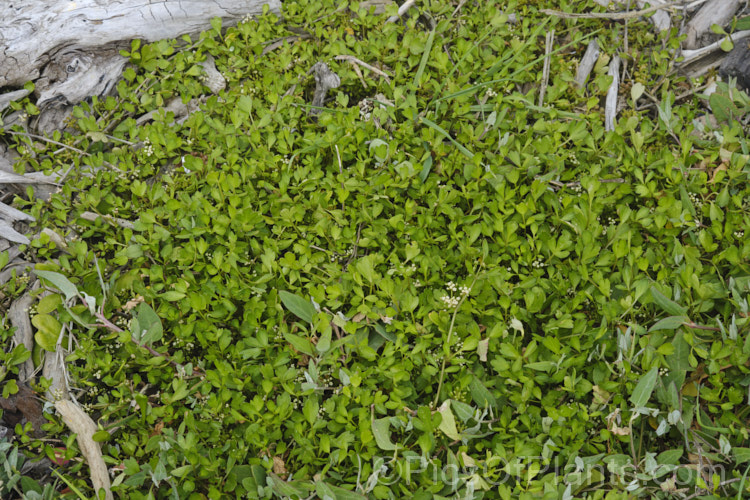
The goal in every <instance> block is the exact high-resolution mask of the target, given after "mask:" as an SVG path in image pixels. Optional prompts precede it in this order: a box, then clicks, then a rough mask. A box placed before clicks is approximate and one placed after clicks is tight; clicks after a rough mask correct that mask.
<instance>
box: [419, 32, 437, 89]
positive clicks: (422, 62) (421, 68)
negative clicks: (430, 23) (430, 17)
mask: <svg viewBox="0 0 750 500" xmlns="http://www.w3.org/2000/svg"><path fill="white" fill-rule="evenodd" d="M434 40H435V28H433V29H432V31H430V34H429V36H428V37H427V43H426V44H425V47H424V52H422V59H421V60H420V61H419V68H417V72H416V74H415V75H414V94H416V92H417V89H418V88H419V86H420V85H421V83H422V74H423V73H424V69H425V67H426V66H427V61H429V60H430V51H431V50H432V44H433V42H434Z"/></svg>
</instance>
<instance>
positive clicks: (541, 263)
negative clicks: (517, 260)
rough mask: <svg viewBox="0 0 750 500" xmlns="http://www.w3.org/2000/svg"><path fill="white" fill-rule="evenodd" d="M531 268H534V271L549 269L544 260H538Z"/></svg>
mask: <svg viewBox="0 0 750 500" xmlns="http://www.w3.org/2000/svg"><path fill="white" fill-rule="evenodd" d="M531 267H533V268H534V269H542V268H543V267H547V263H546V262H544V261H543V260H542V259H536V260H535V261H534V262H532V263H531Z"/></svg>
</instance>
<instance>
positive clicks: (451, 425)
mask: <svg viewBox="0 0 750 500" xmlns="http://www.w3.org/2000/svg"><path fill="white" fill-rule="evenodd" d="M438 412H439V413H440V415H441V416H442V417H443V418H442V420H441V421H440V425H439V426H438V429H440V430H441V431H443V433H444V434H445V435H446V436H448V437H449V438H451V439H452V440H454V441H458V440H459V439H460V435H459V434H458V429H456V419H455V417H454V416H453V412H452V411H451V400H450V399H446V400H445V401H444V402H443V404H441V405H440V407H439V408H438Z"/></svg>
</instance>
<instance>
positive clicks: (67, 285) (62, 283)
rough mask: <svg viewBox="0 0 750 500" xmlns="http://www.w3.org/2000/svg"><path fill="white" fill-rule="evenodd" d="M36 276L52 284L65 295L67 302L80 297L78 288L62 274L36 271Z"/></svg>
mask: <svg viewBox="0 0 750 500" xmlns="http://www.w3.org/2000/svg"><path fill="white" fill-rule="evenodd" d="M34 274H36V275H37V276H39V277H40V278H43V279H45V280H47V281H49V282H50V283H52V284H53V285H54V286H55V288H57V289H58V290H60V291H61V292H62V293H63V294H64V295H65V300H70V299H72V298H73V297H76V296H77V295H78V288H76V286H75V285H74V284H73V283H71V282H70V280H68V278H66V277H65V276H63V275H62V274H60V273H56V272H54V271H42V270H41V269H35V270H34Z"/></svg>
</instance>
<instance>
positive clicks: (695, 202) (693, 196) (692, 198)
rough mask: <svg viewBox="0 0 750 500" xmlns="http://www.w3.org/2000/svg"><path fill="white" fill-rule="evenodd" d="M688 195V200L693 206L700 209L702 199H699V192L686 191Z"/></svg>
mask: <svg viewBox="0 0 750 500" xmlns="http://www.w3.org/2000/svg"><path fill="white" fill-rule="evenodd" d="M688 197H689V198H690V201H691V202H692V203H693V206H694V207H695V208H697V209H700V208H701V207H702V206H703V200H702V199H701V197H700V195H699V194H697V193H688Z"/></svg>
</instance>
